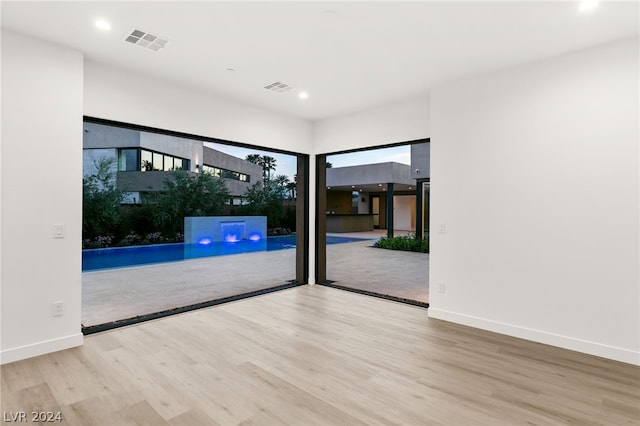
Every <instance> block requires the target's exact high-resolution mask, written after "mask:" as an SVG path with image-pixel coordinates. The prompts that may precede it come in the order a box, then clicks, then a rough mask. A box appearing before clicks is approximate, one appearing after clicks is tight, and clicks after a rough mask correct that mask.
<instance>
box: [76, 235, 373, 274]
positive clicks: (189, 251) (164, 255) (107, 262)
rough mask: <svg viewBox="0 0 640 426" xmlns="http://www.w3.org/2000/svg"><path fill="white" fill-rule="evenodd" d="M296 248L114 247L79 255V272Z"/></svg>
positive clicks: (292, 242) (281, 244) (333, 240)
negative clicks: (80, 261)
mask: <svg viewBox="0 0 640 426" xmlns="http://www.w3.org/2000/svg"><path fill="white" fill-rule="evenodd" d="M354 241H363V239H362V238H346V237H330V236H327V244H340V243H351V242H354ZM295 247H296V237H295V235H285V236H280V237H268V238H266V239H263V240H260V241H248V240H247V241H238V242H235V243H227V242H214V243H211V244H207V245H201V244H182V243H177V244H158V245H150V246H131V247H115V248H106V249H94V250H83V251H82V270H83V271H93V270H96V269H111V268H121V267H125V266H135V265H147V264H152V263H164V262H177V261H181V260H185V259H196V258H199V257H210V256H223V255H227V254H237V253H248V252H254V251H265V250H266V251H274V250H286V249H292V248H295Z"/></svg>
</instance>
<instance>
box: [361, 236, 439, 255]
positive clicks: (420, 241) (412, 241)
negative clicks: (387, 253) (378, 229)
mask: <svg viewBox="0 0 640 426" xmlns="http://www.w3.org/2000/svg"><path fill="white" fill-rule="evenodd" d="M373 246H374V247H377V248H383V249H388V250H402V251H416V252H420V253H429V238H428V237H425V238H417V237H416V236H415V235H414V234H409V235H402V236H398V237H382V238H380V239H379V240H378V241H376V242H375V243H374V244H373Z"/></svg>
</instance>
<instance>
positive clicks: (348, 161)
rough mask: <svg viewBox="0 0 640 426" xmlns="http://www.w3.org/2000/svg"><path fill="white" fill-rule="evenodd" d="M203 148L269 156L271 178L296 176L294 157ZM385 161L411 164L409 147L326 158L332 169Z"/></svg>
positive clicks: (242, 155) (215, 146) (240, 155)
mask: <svg viewBox="0 0 640 426" xmlns="http://www.w3.org/2000/svg"><path fill="white" fill-rule="evenodd" d="M205 146H208V147H210V148H213V149H215V150H218V151H222V152H224V153H225V154H229V155H233V156H234V157H238V158H242V159H244V158H245V157H246V156H247V155H249V154H260V155H269V156H271V157H273V158H275V159H276V170H275V172H271V176H276V175H286V176H288V177H289V179H290V180H292V181H293V176H294V175H295V174H296V168H297V160H296V157H295V156H294V155H287V154H279V153H276V152H270V151H262V150H259V149H253V148H241V147H237V146H231V145H224V144H218V143H212V142H205ZM387 161H395V162H396V163H402V164H411V146H410V145H403V146H397V147H393V148H380V149H372V150H368V151H359V152H353V153H349V154H336V155H329V156H327V162H329V163H331V165H332V166H333V167H346V166H358V165H362V164H373V163H384V162H387Z"/></svg>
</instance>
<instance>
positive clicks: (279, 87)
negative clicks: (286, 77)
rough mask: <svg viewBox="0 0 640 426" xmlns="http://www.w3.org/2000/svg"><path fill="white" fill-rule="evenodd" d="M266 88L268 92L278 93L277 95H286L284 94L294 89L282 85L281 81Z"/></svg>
mask: <svg viewBox="0 0 640 426" xmlns="http://www.w3.org/2000/svg"><path fill="white" fill-rule="evenodd" d="M264 88H265V89H267V90H271V91H272V92H276V93H284V92H288V91H289V90H292V89H293V87H291V86H289V85H288V84H284V83H280V82H279V81H276V82H275V83H271V84H268V85H266V86H264Z"/></svg>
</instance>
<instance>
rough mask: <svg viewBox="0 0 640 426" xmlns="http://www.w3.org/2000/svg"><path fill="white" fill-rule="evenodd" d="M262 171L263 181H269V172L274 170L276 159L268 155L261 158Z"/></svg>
mask: <svg viewBox="0 0 640 426" xmlns="http://www.w3.org/2000/svg"><path fill="white" fill-rule="evenodd" d="M262 169H263V170H264V173H265V179H266V180H267V182H268V181H270V180H271V170H274V171H275V170H276V159H275V158H273V157H270V156H268V155H263V156H262Z"/></svg>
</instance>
